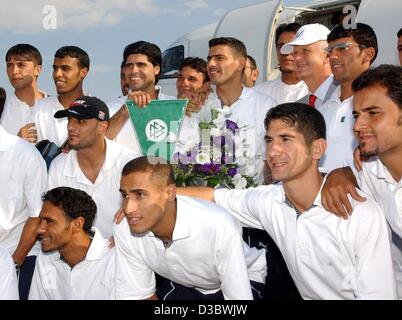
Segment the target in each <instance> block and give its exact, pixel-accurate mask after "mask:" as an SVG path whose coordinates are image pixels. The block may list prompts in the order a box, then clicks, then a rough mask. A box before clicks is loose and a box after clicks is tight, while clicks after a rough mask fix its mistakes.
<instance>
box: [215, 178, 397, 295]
mask: <svg viewBox="0 0 402 320" xmlns="http://www.w3.org/2000/svg"><path fill="white" fill-rule="evenodd" d="M214 198H215V201H216V203H217V204H219V205H221V206H223V207H224V208H226V209H228V210H229V211H230V212H231V213H232V214H233V215H234V216H235V217H236V218H238V219H239V220H240V221H241V222H242V223H244V224H246V225H248V226H250V227H252V228H258V229H264V230H266V231H267V232H268V233H269V234H270V236H271V237H272V238H273V239H274V241H275V243H276V244H277V246H278V248H279V249H280V251H281V253H282V255H283V257H284V259H285V261H286V264H287V266H288V269H289V272H290V274H291V275H292V278H293V280H294V281H295V284H296V286H297V288H298V290H299V292H300V294H301V295H302V297H303V298H304V299H395V297H396V296H395V295H396V291H395V290H396V288H395V278H394V272H393V268H392V261H391V251H390V250H391V249H390V243H389V235H388V230H387V224H386V221H385V218H384V216H383V214H382V212H381V209H380V208H379V206H378V205H377V204H376V203H375V202H374V201H372V200H370V199H368V200H367V201H365V202H355V201H353V200H352V199H351V203H352V205H353V207H354V211H353V214H352V216H351V217H350V218H349V219H348V220H344V219H341V218H338V217H337V216H336V215H334V214H333V213H330V212H328V211H326V210H325V209H324V208H323V207H322V205H321V198H320V193H318V195H317V198H316V199H315V201H314V206H313V207H312V208H310V209H309V210H307V211H306V212H304V213H302V214H301V215H297V213H296V210H295V209H294V208H292V207H291V206H289V205H288V204H287V202H286V198H285V193H284V189H283V186H282V184H278V185H269V186H260V187H257V188H250V189H247V190H225V189H220V190H215V192H214Z"/></svg>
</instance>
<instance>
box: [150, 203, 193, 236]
mask: <svg viewBox="0 0 402 320" xmlns="http://www.w3.org/2000/svg"><path fill="white" fill-rule="evenodd" d="M176 199H177V212H176V222H175V226H174V229H173V236H172V242H174V241H176V240H181V239H186V238H188V237H189V236H190V228H189V226H190V224H191V220H190V218H191V216H190V215H189V214H188V212H185V208H188V206H185V205H184V204H183V196H177V198H176ZM146 236H147V237H156V235H155V234H154V233H153V232H152V231H150V232H148V233H147V235H146Z"/></svg>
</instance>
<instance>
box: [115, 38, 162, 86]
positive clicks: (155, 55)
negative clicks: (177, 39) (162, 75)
mask: <svg viewBox="0 0 402 320" xmlns="http://www.w3.org/2000/svg"><path fill="white" fill-rule="evenodd" d="M132 54H143V55H145V56H147V58H148V60H149V62H151V63H152V64H153V66H154V67H158V66H159V67H162V52H161V49H160V48H159V47H158V46H157V45H156V44H154V43H151V42H146V41H137V42H134V43H131V44H129V45H127V46H126V47H125V48H124V51H123V61H124V62H125V63H126V62H127V58H128V56H129V55H132ZM158 80H159V75H156V76H155V83H158Z"/></svg>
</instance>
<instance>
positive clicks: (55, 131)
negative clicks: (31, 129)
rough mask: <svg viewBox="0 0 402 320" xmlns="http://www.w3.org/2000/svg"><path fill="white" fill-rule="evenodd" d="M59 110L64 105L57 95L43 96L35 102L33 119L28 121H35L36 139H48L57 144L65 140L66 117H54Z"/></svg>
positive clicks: (66, 134) (62, 108) (66, 133)
mask: <svg viewBox="0 0 402 320" xmlns="http://www.w3.org/2000/svg"><path fill="white" fill-rule="evenodd" d="M59 110H64V107H63V105H62V104H61V103H60V102H59V99H58V98H57V96H54V97H47V98H43V99H41V100H39V101H38V102H37V103H36V104H35V112H34V115H33V119H32V120H33V121H30V122H35V126H36V130H37V132H38V141H41V140H49V141H51V142H54V143H55V144H57V145H58V146H61V145H62V144H63V142H64V141H66V139H67V136H68V132H67V123H68V118H60V119H56V118H55V117H54V114H55V113H56V112H57V111H59Z"/></svg>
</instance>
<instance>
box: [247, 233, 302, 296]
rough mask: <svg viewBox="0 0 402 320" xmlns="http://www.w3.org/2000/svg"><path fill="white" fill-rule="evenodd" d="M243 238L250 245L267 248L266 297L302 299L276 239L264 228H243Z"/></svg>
mask: <svg viewBox="0 0 402 320" xmlns="http://www.w3.org/2000/svg"><path fill="white" fill-rule="evenodd" d="M243 239H244V241H245V242H246V243H247V244H248V245H249V246H250V247H257V248H259V249H262V248H265V249H266V257H267V268H268V271H267V278H266V281H265V290H264V299H267V300H302V297H301V296H300V293H299V291H298V290H297V288H296V286H295V284H294V282H293V279H292V277H291V275H290V273H289V270H288V268H287V266H286V262H285V260H284V259H283V257H282V254H281V252H280V251H279V249H278V247H277V245H276V244H275V242H274V240H272V238H271V237H270V236H269V235H268V233H267V232H266V231H264V230H258V229H251V228H243Z"/></svg>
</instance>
